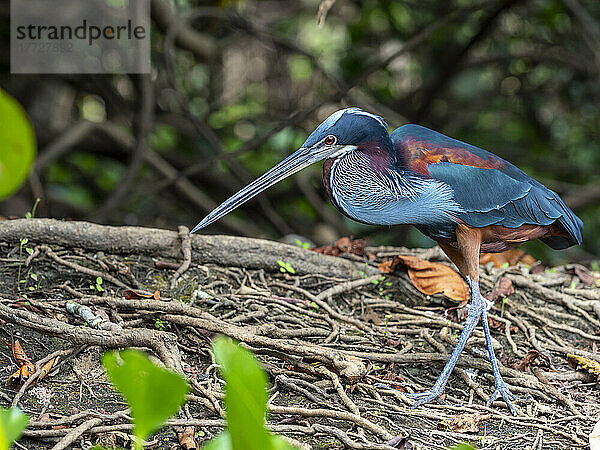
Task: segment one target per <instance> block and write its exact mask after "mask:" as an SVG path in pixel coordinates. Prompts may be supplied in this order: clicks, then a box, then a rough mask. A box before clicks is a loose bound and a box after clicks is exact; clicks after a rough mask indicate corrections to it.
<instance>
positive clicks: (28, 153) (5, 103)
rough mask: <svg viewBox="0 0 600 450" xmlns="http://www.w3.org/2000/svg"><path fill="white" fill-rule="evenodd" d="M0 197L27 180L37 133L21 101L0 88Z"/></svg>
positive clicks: (5, 195) (9, 193)
mask: <svg viewBox="0 0 600 450" xmlns="http://www.w3.org/2000/svg"><path fill="white" fill-rule="evenodd" d="M0 122H1V126H0V199H2V198H4V197H8V196H9V195H11V194H12V193H13V192H14V191H16V190H17V189H18V188H19V186H20V185H21V184H22V183H23V181H25V179H26V178H27V175H28V174H29V169H30V167H31V165H32V164H33V160H34V159H35V135H34V133H33V128H32V127H31V123H30V122H29V119H28V118H27V115H26V114H25V111H23V108H22V107H21V105H19V103H18V102H17V101H16V100H15V99H14V98H12V97H11V96H10V95H8V94H7V93H6V92H4V91H3V90H2V89H0Z"/></svg>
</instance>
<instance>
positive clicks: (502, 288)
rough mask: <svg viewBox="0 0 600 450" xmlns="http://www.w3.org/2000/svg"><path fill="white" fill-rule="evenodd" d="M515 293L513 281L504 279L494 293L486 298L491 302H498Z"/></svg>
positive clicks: (493, 290) (501, 279) (499, 282)
mask: <svg viewBox="0 0 600 450" xmlns="http://www.w3.org/2000/svg"><path fill="white" fill-rule="evenodd" d="M514 292H515V288H514V287H513V284H512V281H511V279H510V278H508V277H502V278H500V280H499V281H498V284H497V285H496V287H495V288H494V289H492V291H491V292H490V293H489V294H487V295H486V296H485V298H487V299H488V300H489V301H491V302H497V301H498V300H502V299H503V298H504V297H508V296H510V295H511V294H513V293H514Z"/></svg>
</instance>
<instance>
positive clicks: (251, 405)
mask: <svg viewBox="0 0 600 450" xmlns="http://www.w3.org/2000/svg"><path fill="white" fill-rule="evenodd" d="M213 352H214V355H215V360H216V361H217V363H218V364H220V366H221V374H222V375H223V378H224V379H225V408H226V411H227V429H228V431H226V432H225V433H223V434H221V435H220V436H218V437H217V438H216V439H214V440H212V441H211V442H209V443H208V445H206V446H205V447H204V448H205V449H208V450H231V449H233V450H293V449H294V447H292V446H291V445H290V444H288V443H287V441H285V440H284V439H283V438H281V437H280V436H274V435H272V434H271V433H269V431H268V430H267V429H266V428H265V416H266V413H267V375H266V374H265V372H264V370H263V369H262V368H261V367H260V365H259V363H258V361H257V360H256V358H255V357H254V356H253V355H252V354H251V353H250V352H249V351H248V350H246V349H244V348H242V347H240V346H239V345H237V344H235V343H233V342H232V341H231V340H230V339H228V338H224V337H219V338H217V339H216V340H215V341H214V343H213Z"/></svg>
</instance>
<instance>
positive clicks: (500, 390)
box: [486, 380, 518, 416]
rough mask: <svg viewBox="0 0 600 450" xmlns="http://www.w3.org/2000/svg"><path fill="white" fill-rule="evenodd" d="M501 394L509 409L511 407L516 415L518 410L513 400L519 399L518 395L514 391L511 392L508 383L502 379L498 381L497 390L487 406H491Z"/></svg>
mask: <svg viewBox="0 0 600 450" xmlns="http://www.w3.org/2000/svg"><path fill="white" fill-rule="evenodd" d="M500 396H502V398H503V399H504V401H505V402H506V404H507V405H508V409H510V412H511V413H512V415H513V416H516V415H517V412H516V411H515V407H514V406H513V404H512V400H517V399H518V397H517V396H516V395H515V394H513V393H512V392H510V389H508V386H507V385H506V383H505V382H504V380H500V381H499V382H498V383H496V390H495V391H494V393H493V394H492V396H491V397H490V399H489V400H488V401H487V403H486V406H487V407H490V406H491V404H492V403H493V402H494V401H495V400H496V399H497V398H498V397H500Z"/></svg>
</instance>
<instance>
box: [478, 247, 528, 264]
mask: <svg viewBox="0 0 600 450" xmlns="http://www.w3.org/2000/svg"><path fill="white" fill-rule="evenodd" d="M489 262H493V263H494V267H502V266H503V265H504V264H508V265H509V266H516V265H517V264H518V263H523V264H528V265H530V266H533V265H534V264H535V263H536V262H537V261H536V260H535V258H534V257H533V256H531V255H528V254H527V253H525V252H524V251H523V250H519V249H518V248H513V249H511V250H507V251H505V252H502V253H482V254H481V255H480V256H479V264H481V265H485V264H487V263H489Z"/></svg>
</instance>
